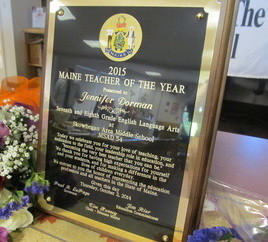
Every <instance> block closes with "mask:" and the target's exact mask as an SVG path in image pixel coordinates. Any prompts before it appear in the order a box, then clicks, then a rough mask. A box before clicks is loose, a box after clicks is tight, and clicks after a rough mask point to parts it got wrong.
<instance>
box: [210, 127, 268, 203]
mask: <svg viewBox="0 0 268 242" xmlns="http://www.w3.org/2000/svg"><path fill="white" fill-rule="evenodd" d="M267 151H268V139H262V138H256V137H251V136H245V135H239V134H233V133H226V132H221V131H219V132H218V133H217V138H216V143H215V149H214V154H213V158H212V166H211V172H210V178H212V179H216V180H218V181H221V182H223V183H225V184H229V185H230V186H234V187H237V188H240V189H241V190H244V191H247V192H249V193H252V194H254V195H257V196H260V197H262V198H265V200H266V201H267V200H268V188H267V180H268V155H267Z"/></svg>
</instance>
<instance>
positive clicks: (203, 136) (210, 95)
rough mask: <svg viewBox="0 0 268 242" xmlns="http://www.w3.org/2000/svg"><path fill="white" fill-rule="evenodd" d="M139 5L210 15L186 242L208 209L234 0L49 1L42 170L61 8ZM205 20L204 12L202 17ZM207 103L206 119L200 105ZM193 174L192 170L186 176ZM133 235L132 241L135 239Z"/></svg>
mask: <svg viewBox="0 0 268 242" xmlns="http://www.w3.org/2000/svg"><path fill="white" fill-rule="evenodd" d="M65 5H66V6H106V7H109V6H111V7H112V6H121V7H122V6H123V7H124V6H125V7H129V6H133V7H134V6H135V7H196V8H204V11H205V12H207V13H209V17H208V22H207V28H206V35H205V42H204V49H203V53H202V62H201V70H200V75H199V81H198V88H197V97H196V101H195V110H194V115H193V120H192V122H199V123H201V132H200V134H199V135H198V136H193V137H191V138H190V140H189V147H188V152H187V160H186V168H185V171H184V176H183V182H182V187H181V195H180V198H179V204H178V213H177V220H176V225H175V232H174V237H175V238H176V239H179V240H183V241H185V240H186V238H187V235H188V234H189V233H191V232H192V231H193V230H194V229H195V228H197V226H198V224H199V221H200V216H201V212H202V204H203V200H204V196H205V191H206V183H207V179H208V175H209V168H210V163H211V159H212V152H213V146H214V143H215V137H216V130H217V123H218V120H219V115H220V106H221V102H222V99H223V94H224V86H225V77H226V73H227V66H228V58H229V56H230V49H231V44H232V41H231V40H232V38H231V37H232V35H233V32H234V22H235V21H234V19H235V15H236V12H237V9H238V6H237V5H238V4H237V3H236V1H232V0H220V1H219V0H132V1H130V0H129V1H125V0H110V1H108V0H91V1H90V2H89V1H86V0H60V1H59V0H47V6H48V13H49V14H47V25H46V33H48V34H47V35H46V36H45V53H44V61H43V63H45V65H44V70H45V71H44V72H43V80H44V82H43V90H42V95H41V98H42V103H41V109H40V110H41V126H40V127H41V128H40V133H39V137H40V139H39V144H38V169H39V170H45V160H46V149H47V146H46V142H47V133H48V130H47V127H48V113H49V98H50V92H49V90H50V85H51V80H50V78H51V72H52V64H53V63H52V58H53V42H54V30H55V17H56V14H57V10H58V7H59V6H65ZM196 17H197V18H199V17H200V18H201V17H202V16H196ZM200 106H202V107H204V111H203V112H204V114H203V115H202V116H201V117H200V115H199V110H198V107H200ZM186 173H187V174H186ZM38 200H39V204H40V207H41V209H42V210H44V211H46V212H48V213H50V214H52V215H55V216H58V217H60V218H64V219H66V220H68V221H71V222H74V223H76V224H79V225H82V226H85V227H88V228H90V229H92V230H95V231H98V232H101V233H106V234H108V235H111V236H113V237H117V238H119V239H122V238H124V240H125V241H152V240H150V239H147V238H145V237H142V236H140V235H137V234H134V233H131V232H127V231H125V230H122V229H119V228H116V227H113V226H110V225H107V224H104V223H102V222H98V221H95V220H93V219H90V218H87V217H84V216H81V215H78V214H75V213H73V212H70V211H67V210H64V209H61V208H58V207H55V206H53V205H50V204H48V203H47V202H46V201H45V199H44V198H43V197H42V196H40V197H39V199H38ZM130 238H131V239H130Z"/></svg>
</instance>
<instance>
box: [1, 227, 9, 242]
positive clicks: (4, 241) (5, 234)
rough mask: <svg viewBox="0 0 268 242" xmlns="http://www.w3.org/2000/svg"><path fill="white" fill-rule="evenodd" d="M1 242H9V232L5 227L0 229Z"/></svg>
mask: <svg viewBox="0 0 268 242" xmlns="http://www.w3.org/2000/svg"><path fill="white" fill-rule="evenodd" d="M0 241H1V242H8V231H7V229H6V228H4V227H0Z"/></svg>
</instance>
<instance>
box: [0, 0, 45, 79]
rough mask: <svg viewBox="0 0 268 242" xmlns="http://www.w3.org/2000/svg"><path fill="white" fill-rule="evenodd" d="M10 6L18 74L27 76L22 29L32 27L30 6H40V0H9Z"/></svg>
mask: <svg viewBox="0 0 268 242" xmlns="http://www.w3.org/2000/svg"><path fill="white" fill-rule="evenodd" d="M0 1H6V0H0ZM11 6H12V14H13V26H14V37H15V50H16V62H17V69H18V75H20V76H26V77H29V76H28V75H29V66H28V57H27V49H26V44H25V37H24V32H23V29H26V28H31V27H32V15H31V9H32V6H37V7H40V6H41V0H11Z"/></svg>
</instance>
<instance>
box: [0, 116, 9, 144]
mask: <svg viewBox="0 0 268 242" xmlns="http://www.w3.org/2000/svg"><path fill="white" fill-rule="evenodd" d="M7 135H9V128H8V127H7V126H6V125H5V124H4V123H3V122H2V121H0V145H4V144H5V136H7Z"/></svg>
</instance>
